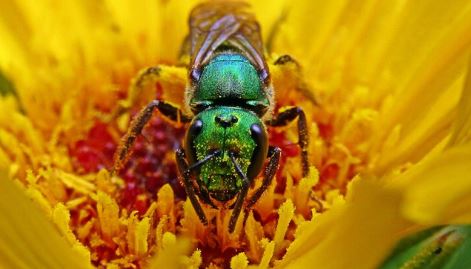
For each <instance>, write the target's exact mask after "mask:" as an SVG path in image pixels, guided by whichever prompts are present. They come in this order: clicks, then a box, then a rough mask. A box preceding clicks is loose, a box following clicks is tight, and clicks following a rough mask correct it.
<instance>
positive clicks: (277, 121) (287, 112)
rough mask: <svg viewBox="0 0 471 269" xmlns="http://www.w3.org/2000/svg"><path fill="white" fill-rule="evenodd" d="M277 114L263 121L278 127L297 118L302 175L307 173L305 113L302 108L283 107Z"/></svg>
mask: <svg viewBox="0 0 471 269" xmlns="http://www.w3.org/2000/svg"><path fill="white" fill-rule="evenodd" d="M280 110H281V112H279V113H278V114H277V115H274V116H273V118H272V119H271V120H268V121H266V122H265V123H266V124H267V125H269V126H273V127H280V126H286V125H288V124H289V123H290V122H292V121H293V120H295V119H298V145H299V147H300V148H301V163H302V172H303V177H305V176H307V175H308V173H309V160H308V152H307V147H308V144H309V134H308V130H307V122H306V114H304V111H303V110H302V108H300V107H297V106H294V107H283V108H281V109H280Z"/></svg>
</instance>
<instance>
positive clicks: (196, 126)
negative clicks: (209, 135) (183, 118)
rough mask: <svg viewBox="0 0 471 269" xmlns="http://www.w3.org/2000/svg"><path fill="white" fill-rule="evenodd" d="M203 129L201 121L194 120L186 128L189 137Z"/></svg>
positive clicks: (193, 136) (194, 135)
mask: <svg viewBox="0 0 471 269" xmlns="http://www.w3.org/2000/svg"><path fill="white" fill-rule="evenodd" d="M202 129H203V121H202V120H196V121H195V122H194V123H193V124H192V125H191V126H190V128H189V129H188V136H189V137H191V138H195V137H196V136H197V135H198V134H199V133H200V132H201V130H202Z"/></svg>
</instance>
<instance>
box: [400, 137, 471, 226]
mask: <svg viewBox="0 0 471 269" xmlns="http://www.w3.org/2000/svg"><path fill="white" fill-rule="evenodd" d="M470 167H471V144H469V143H468V144H466V145H463V146H456V147H454V148H450V149H448V150H446V151H445V152H443V154H441V155H438V156H434V157H432V158H429V159H426V160H424V161H423V162H422V163H420V164H419V165H417V166H415V167H413V168H411V169H410V170H409V171H407V172H406V173H405V174H404V175H402V176H401V177H398V178H397V179H395V180H394V181H393V186H394V188H398V189H399V191H400V192H403V193H404V196H405V201H404V204H403V208H402V210H403V211H404V214H405V215H406V216H407V217H408V218H410V219H411V220H413V221H415V222H417V223H422V224H431V225H440V224H451V223H470V222H471V212H470V211H469V208H471V174H470V173H469V171H470Z"/></svg>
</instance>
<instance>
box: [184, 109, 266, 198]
mask: <svg viewBox="0 0 471 269" xmlns="http://www.w3.org/2000/svg"><path fill="white" fill-rule="evenodd" d="M194 122H198V123H196V124H200V125H201V128H200V130H199V131H198V132H195V131H193V130H192V129H190V130H192V131H191V132H188V136H187V137H186V140H185V141H187V145H186V150H187V152H186V153H187V156H189V157H190V158H191V159H190V163H195V162H196V160H202V159H204V158H205V157H206V156H208V155H209V154H210V153H212V152H214V151H216V150H219V151H220V154H218V156H216V157H214V158H212V159H211V160H209V161H207V162H206V163H204V164H202V165H201V167H200V168H199V178H198V179H197V180H198V184H199V185H201V186H202V187H204V188H206V189H207V191H208V193H209V194H210V195H211V197H212V198H214V199H216V200H218V201H227V200H230V199H232V198H233V197H234V196H235V195H236V194H237V193H239V191H240V190H241V189H242V187H243V185H244V182H243V180H244V179H243V178H240V177H239V176H238V175H237V171H236V167H235V166H234V164H233V162H232V160H231V156H230V155H231V154H233V157H234V160H235V161H236V163H238V165H239V167H240V169H241V171H242V173H244V174H246V175H247V178H248V179H249V180H250V179H251V178H253V176H254V174H255V176H256V174H258V173H259V172H260V170H261V168H262V162H263V160H264V159H265V157H266V156H267V152H268V145H267V143H265V144H263V145H258V144H257V143H256V142H255V141H254V138H253V136H254V134H253V132H252V131H251V130H252V129H253V125H255V126H257V127H256V128H259V130H260V133H259V134H260V136H261V137H260V140H265V141H266V139H267V137H266V130H265V127H264V125H263V124H262V122H261V121H260V118H258V117H257V115H256V114H254V113H253V112H250V111H247V110H244V109H241V108H238V107H227V106H220V107H219V106H218V107H215V108H211V109H208V110H205V111H203V112H201V113H199V114H198V116H196V117H195V119H194Z"/></svg>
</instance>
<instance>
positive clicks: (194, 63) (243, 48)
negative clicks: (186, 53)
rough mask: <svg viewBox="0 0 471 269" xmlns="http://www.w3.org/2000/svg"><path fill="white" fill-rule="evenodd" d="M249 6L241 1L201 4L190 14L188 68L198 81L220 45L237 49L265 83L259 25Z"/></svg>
mask: <svg viewBox="0 0 471 269" xmlns="http://www.w3.org/2000/svg"><path fill="white" fill-rule="evenodd" d="M248 7H249V6H248V4H247V3H242V2H211V3H204V4H201V5H199V6H197V7H196V8H194V9H193V11H192V13H191V15H190V36H189V39H190V40H189V42H190V57H191V62H190V64H191V65H190V66H191V69H192V76H193V77H196V78H198V77H199V72H200V69H201V67H202V66H204V65H205V64H206V63H207V62H208V61H209V60H210V59H211V56H212V55H213V53H214V51H215V50H216V49H217V48H218V47H220V46H221V45H228V46H231V47H234V48H237V49H238V50H239V51H240V52H241V53H242V54H244V55H245V56H246V57H247V59H248V60H249V61H250V62H251V63H252V64H253V65H254V66H255V67H256V68H257V70H258V72H259V74H260V76H261V78H262V80H264V81H265V82H266V81H267V80H268V67H267V64H266V62H265V57H264V53H263V43H262V38H261V35H260V26H259V24H258V22H257V21H256V20H255V17H254V16H253V14H251V13H249V12H248Z"/></svg>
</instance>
